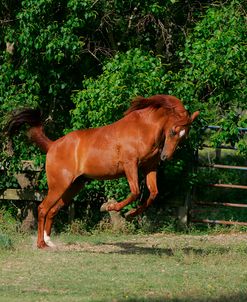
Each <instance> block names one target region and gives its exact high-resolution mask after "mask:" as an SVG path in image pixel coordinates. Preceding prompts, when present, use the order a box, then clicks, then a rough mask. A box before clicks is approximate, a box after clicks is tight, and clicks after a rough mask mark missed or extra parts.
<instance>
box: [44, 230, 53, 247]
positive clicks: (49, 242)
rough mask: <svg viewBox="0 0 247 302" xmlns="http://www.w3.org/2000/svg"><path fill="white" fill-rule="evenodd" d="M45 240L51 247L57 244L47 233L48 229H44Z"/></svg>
mask: <svg viewBox="0 0 247 302" xmlns="http://www.w3.org/2000/svg"><path fill="white" fill-rule="evenodd" d="M44 241H45V243H46V244H47V245H48V246H49V247H54V246H55V244H54V243H53V242H52V241H51V238H50V236H48V235H47V233H46V231H44Z"/></svg>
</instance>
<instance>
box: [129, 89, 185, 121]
mask: <svg viewBox="0 0 247 302" xmlns="http://www.w3.org/2000/svg"><path fill="white" fill-rule="evenodd" d="M148 107H149V108H151V109H159V108H163V109H165V110H169V111H170V112H171V111H172V113H173V115H174V116H175V118H176V120H177V125H180V126H183V125H188V124H190V123H191V121H190V116H189V114H188V112H187V110H186V109H185V108H184V106H183V104H182V103H181V101H180V100H179V99H178V98H176V97H175V96H171V95H163V94H160V95H154V96H151V97H148V98H144V97H142V96H138V97H136V98H135V99H133V101H132V102H131V106H130V108H129V109H128V110H127V111H126V112H125V113H124V115H128V114H130V113H131V112H133V111H136V110H141V109H145V108H148Z"/></svg>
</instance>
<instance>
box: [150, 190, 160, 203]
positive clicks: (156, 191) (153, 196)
mask: <svg viewBox="0 0 247 302" xmlns="http://www.w3.org/2000/svg"><path fill="white" fill-rule="evenodd" d="M158 194H159V192H158V190H157V189H155V190H151V191H150V198H151V199H152V200H154V199H155V198H156V197H157V195H158Z"/></svg>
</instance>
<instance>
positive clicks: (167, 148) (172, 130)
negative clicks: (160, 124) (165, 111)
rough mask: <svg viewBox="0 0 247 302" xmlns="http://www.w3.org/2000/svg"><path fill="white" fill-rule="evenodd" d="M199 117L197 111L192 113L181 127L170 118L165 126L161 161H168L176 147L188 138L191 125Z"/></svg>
mask: <svg viewBox="0 0 247 302" xmlns="http://www.w3.org/2000/svg"><path fill="white" fill-rule="evenodd" d="M198 115H199V111H196V112H194V113H193V114H192V115H191V116H190V117H189V118H188V123H187V124H186V125H183V126H176V123H175V122H174V120H173V119H172V118H171V119H169V121H168V123H167V124H166V126H165V143H164V147H163V149H162V151H161V156H160V157H161V160H166V159H167V160H170V159H171V158H172V156H173V153H174V151H175V150H176V147H177V145H178V144H179V143H180V141H182V140H183V139H184V138H186V137H187V136H188V133H189V128H190V125H191V123H192V122H193V121H194V120H195V118H196V117H197V116H198Z"/></svg>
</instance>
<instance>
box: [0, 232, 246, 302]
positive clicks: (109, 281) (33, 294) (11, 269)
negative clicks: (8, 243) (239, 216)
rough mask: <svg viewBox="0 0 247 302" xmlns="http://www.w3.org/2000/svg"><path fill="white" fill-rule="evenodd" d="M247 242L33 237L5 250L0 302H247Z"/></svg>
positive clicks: (240, 238) (241, 238)
mask: <svg viewBox="0 0 247 302" xmlns="http://www.w3.org/2000/svg"><path fill="white" fill-rule="evenodd" d="M245 236H246V235H245V233H237V234H220V235H210V236H209V235H203V236H201V235H200V236H191V235H167V234H161V233H160V234H153V235H121V234H117V235H116V234H115V235H114V234H107V233H104V234H93V235H82V236H79V235H68V234H63V235H59V236H57V237H55V238H54V239H55V240H54V241H55V243H56V244H57V248H56V249H50V250H37V249H36V248H35V238H34V237H31V236H28V237H25V238H22V240H19V241H18V240H17V241H15V247H14V249H0V267H1V275H0V301H1V302H2V301H4V302H5V301H6V302H8V301H11V302H12V301H27V302H29V301H32V302H33V301H53V302H56V301H59V302H63V301H71V302H73V301H90V302H94V301H95V302H96V301H97V302H103V301H112V302H122V301H127V302H130V301H136V302H141V301H147V302H161V301H162V302H163V301H178V302H185V301H192V302H195V301H197V302H201V301H215V302H216V301H219V302H220V301H222V302H223V301H224V302H225V301H233V302H234V301H247V267H246V263H247V246H246V237H245Z"/></svg>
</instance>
